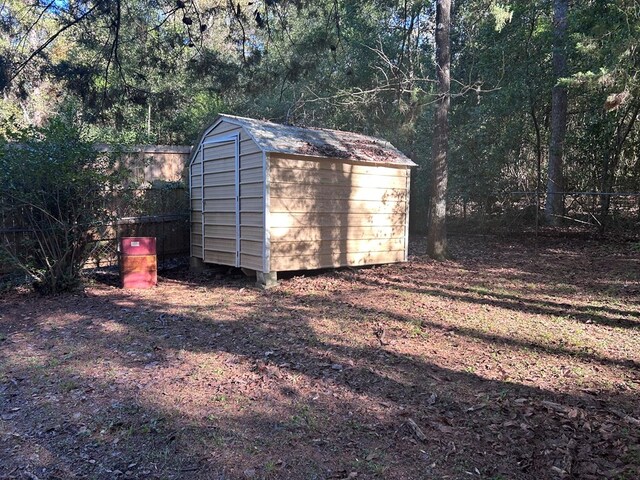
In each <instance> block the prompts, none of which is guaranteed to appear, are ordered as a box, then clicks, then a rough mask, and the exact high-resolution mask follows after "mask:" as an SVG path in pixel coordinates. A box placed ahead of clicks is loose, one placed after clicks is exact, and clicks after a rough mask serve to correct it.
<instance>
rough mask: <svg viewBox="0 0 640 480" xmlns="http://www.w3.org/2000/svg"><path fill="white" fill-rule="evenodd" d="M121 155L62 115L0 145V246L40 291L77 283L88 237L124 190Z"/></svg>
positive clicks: (107, 216) (103, 221) (106, 219)
mask: <svg viewBox="0 0 640 480" xmlns="http://www.w3.org/2000/svg"><path fill="white" fill-rule="evenodd" d="M118 157H119V155H118V154H117V152H116V153H114V152H98V151H97V150H96V149H95V148H94V142H93V141H92V139H90V138H88V137H87V135H86V133H85V132H84V131H83V129H82V127H81V126H79V125H78V124H77V123H76V122H74V121H68V120H67V119H66V118H64V117H59V118H55V119H53V120H52V121H50V122H49V124H48V125H46V126H45V127H43V128H30V129H27V130H22V131H20V132H18V133H17V134H12V135H11V138H10V139H9V140H3V143H2V145H0V232H2V235H1V236H0V242H1V243H0V250H2V251H3V253H4V255H5V256H7V257H9V258H10V259H11V261H12V263H14V264H15V265H16V266H17V267H18V268H20V269H22V270H23V271H24V272H26V273H27V274H28V275H29V276H30V277H31V278H32V279H33V281H34V286H35V287H36V288H37V289H38V290H40V291H42V292H44V293H56V292H60V291H64V290H70V289H73V288H75V287H76V286H77V285H78V283H79V280H80V270H81V268H82V266H83V265H84V263H85V262H86V260H87V258H88V257H89V256H90V254H91V251H90V246H91V245H92V240H93V238H94V236H95V235H96V232H98V231H99V230H100V229H102V228H105V226H106V225H108V224H109V223H110V222H111V221H112V220H113V216H114V212H112V211H111V208H110V206H111V205H113V204H114V202H113V200H114V199H115V198H116V197H121V196H122V195H123V194H124V193H125V188H124V180H125V172H124V171H123V170H122V169H121V168H119V167H118Z"/></svg>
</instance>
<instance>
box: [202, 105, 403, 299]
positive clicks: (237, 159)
mask: <svg viewBox="0 0 640 480" xmlns="http://www.w3.org/2000/svg"><path fill="white" fill-rule="evenodd" d="M413 166H415V164H414V163H413V162H412V161H411V160H410V159H409V158H407V157H406V156H405V155H404V154H402V153H401V152H400V151H399V150H397V149H396V148H394V147H393V146H392V145H391V144H390V143H388V142H385V141H383V140H379V139H377V138H373V137H369V136H365V135H360V134H357V133H350V132H342V131H337V130H325V129H316V128H302V127H294V126H289V125H279V124H276V123H271V122H267V121H261V120H254V119H249V118H241V117H236V116H232V115H219V116H218V117H217V118H216V120H215V122H214V123H213V124H212V125H211V126H210V127H209V128H207V129H206V130H205V131H204V133H203V135H202V136H201V138H200V141H199V143H198V145H196V146H195V148H194V149H193V153H192V156H191V160H190V167H189V178H190V186H189V188H190V193H191V257H192V265H195V266H197V265H201V264H202V263H214V264H221V265H230V266H234V267H240V268H243V269H245V271H246V270H252V271H255V272H256V274H257V278H258V282H259V283H261V284H263V285H267V286H268V285H270V284H272V283H275V280H276V274H277V272H279V271H291V270H307V269H317V268H327V267H340V266H356V265H372V264H381V263H393V262H402V261H406V260H407V249H408V238H409V234H408V231H409V229H408V226H409V218H408V216H409V180H410V173H411V167H413Z"/></svg>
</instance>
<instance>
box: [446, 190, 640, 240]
mask: <svg viewBox="0 0 640 480" xmlns="http://www.w3.org/2000/svg"><path fill="white" fill-rule="evenodd" d="M558 195H562V212H561V213H560V214H556V215H555V216H554V218H553V219H554V220H555V221H556V223H558V224H560V225H563V226H567V227H580V228H581V229H583V230H591V231H598V232H601V233H603V232H605V231H621V230H636V231H637V229H638V227H640V192H620V193H599V192H559V193H558ZM545 198H546V197H545V195H544V194H542V193H539V192H535V191H515V192H503V193H498V194H493V195H488V196H486V197H484V198H482V199H480V200H477V199H476V200H474V201H465V200H463V199H454V200H452V201H450V202H449V205H448V209H447V215H448V218H449V220H450V225H451V226H452V228H453V229H454V230H455V229H460V230H464V229H466V230H470V229H479V230H483V231H487V230H495V229H500V230H503V231H507V232H520V231H526V230H531V229H538V228H540V227H541V226H543V225H545V224H547V223H548V219H547V218H546V217H545V212H544V210H545Z"/></svg>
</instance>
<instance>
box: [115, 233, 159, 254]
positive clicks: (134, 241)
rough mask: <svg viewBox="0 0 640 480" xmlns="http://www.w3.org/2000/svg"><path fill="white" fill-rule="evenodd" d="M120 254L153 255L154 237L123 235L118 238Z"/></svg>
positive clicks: (154, 248) (154, 247)
mask: <svg viewBox="0 0 640 480" xmlns="http://www.w3.org/2000/svg"><path fill="white" fill-rule="evenodd" d="M120 254H121V255H155V254H156V237H123V238H121V239H120Z"/></svg>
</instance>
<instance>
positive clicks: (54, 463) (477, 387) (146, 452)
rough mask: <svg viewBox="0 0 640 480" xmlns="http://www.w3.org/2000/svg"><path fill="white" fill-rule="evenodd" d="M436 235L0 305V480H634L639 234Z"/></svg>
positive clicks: (639, 451) (639, 450) (6, 299)
mask: <svg viewBox="0 0 640 480" xmlns="http://www.w3.org/2000/svg"><path fill="white" fill-rule="evenodd" d="M451 244H452V248H451V249H452V253H453V254H454V258H453V259H452V260H449V261H446V262H444V263H437V262H433V261H431V260H429V259H427V258H426V257H425V256H424V255H423V254H422V253H423V251H424V247H423V246H422V245H420V244H416V245H414V246H413V251H414V254H413V255H412V256H411V258H410V262H408V263H405V264H398V265H387V266H380V267H374V268H366V269H357V270H352V269H343V270H339V271H327V272H323V273H319V274H312V275H311V274H307V275H305V276H290V277H289V278H288V279H284V280H283V281H282V282H281V283H280V285H279V286H278V287H276V288H274V289H272V290H269V291H262V290H259V289H256V288H254V287H253V282H252V281H251V280H248V279H246V278H244V277H240V276H237V275H235V276H234V275H225V274H222V273H219V272H211V273H209V274H208V275H191V274H189V273H188V272H187V271H185V270H173V271H168V272H165V273H164V274H163V275H162V276H161V278H160V283H159V286H158V287H157V288H155V289H152V290H138V291H136V290H122V289H119V288H117V287H115V286H113V280H114V278H113V277H112V276H109V275H106V274H105V275H97V276H96V277H95V278H94V280H93V281H92V282H91V283H90V284H89V285H88V286H87V288H86V289H85V291H84V292H83V293H78V294H75V295H72V294H69V295H63V296H58V297H49V298H46V297H38V296H36V295H34V294H32V293H29V292H12V293H3V294H2V297H1V299H0V362H1V363H0V414H1V420H0V478H2V479H13V478H15V479H31V480H33V479H43V480H44V479H70V478H91V479H94V478H95V479H134V478H135V479H138V478H140V479H142V478H159V479H160V478H161V479H245V478H247V479H252V478H255V479H263V478H265V479H373V478H386V479H428V478H434V479H444V478H451V479H454V478H455V479H473V478H484V479H536V480H539V479H547V478H549V479H556V478H558V479H560V478H580V479H600V478H616V479H637V478H640V443H639V438H640V401H639V393H640V369H639V367H640V244H638V243H637V242H636V243H634V242H626V243H625V242H617V243H598V242H595V241H589V240H580V239H573V240H570V239H566V238H564V239H559V238H542V239H541V244H543V245H544V247H540V248H536V247H535V245H534V243H533V239H531V238H515V239H509V240H505V239H498V238H492V237H488V238H483V237H474V238H469V237H466V238H465V237H458V238H453V239H452V240H451ZM110 282H111V284H110Z"/></svg>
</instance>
